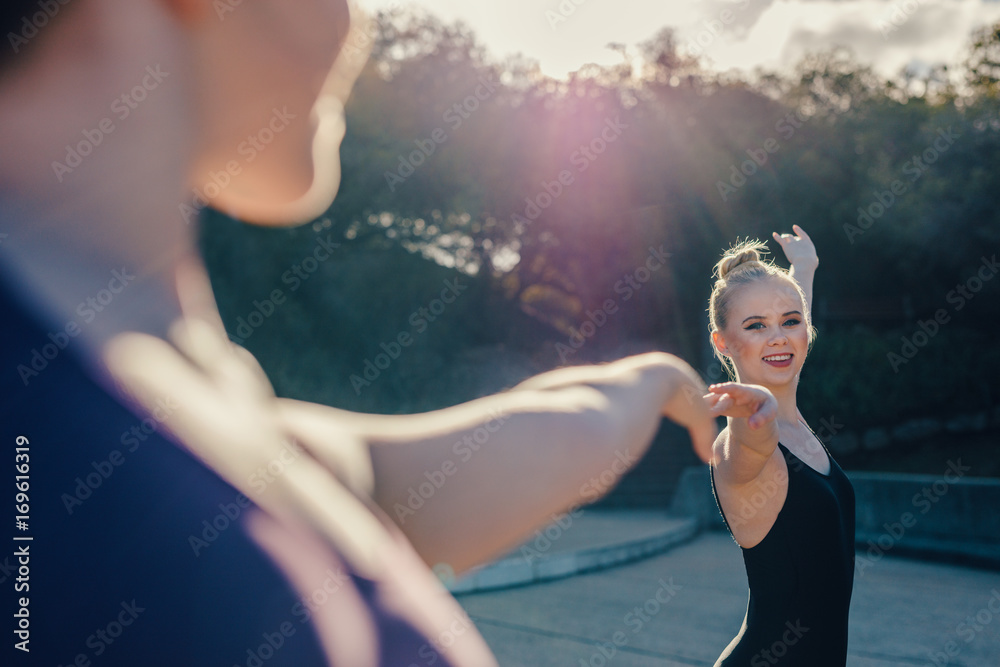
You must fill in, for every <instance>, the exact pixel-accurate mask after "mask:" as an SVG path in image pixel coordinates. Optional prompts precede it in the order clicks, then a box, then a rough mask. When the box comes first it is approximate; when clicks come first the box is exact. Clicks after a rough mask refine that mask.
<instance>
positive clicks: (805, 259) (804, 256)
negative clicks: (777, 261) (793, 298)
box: [772, 225, 819, 271]
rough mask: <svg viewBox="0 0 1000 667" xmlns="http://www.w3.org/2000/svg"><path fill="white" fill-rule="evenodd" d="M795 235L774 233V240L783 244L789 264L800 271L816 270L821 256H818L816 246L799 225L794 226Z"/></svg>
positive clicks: (782, 247)
mask: <svg viewBox="0 0 1000 667" xmlns="http://www.w3.org/2000/svg"><path fill="white" fill-rule="evenodd" d="M792 231H793V232H795V233H794V234H779V233H778V232H773V233H772V236H773V237H774V240H775V241H777V242H778V243H780V244H781V249H782V250H783V251H784V252H785V257H786V258H787V259H788V262H789V264H791V265H792V266H793V267H795V268H796V269H798V270H799V271H803V270H815V269H816V267H817V266H819V256H818V255H817V254H816V246H815V245H813V242H812V239H810V238H809V235H808V234H806V232H805V230H804V229H802V228H801V227H799V226H798V225H792Z"/></svg>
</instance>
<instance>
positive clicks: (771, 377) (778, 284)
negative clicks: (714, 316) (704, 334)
mask: <svg viewBox="0 0 1000 667" xmlns="http://www.w3.org/2000/svg"><path fill="white" fill-rule="evenodd" d="M804 310H805V309H804V306H803V304H802V298H801V296H800V295H799V292H798V290H796V289H795V287H794V286H792V285H791V284H790V283H789V281H788V280H786V279H784V278H780V277H770V278H765V279H763V280H759V281H756V282H753V283H751V284H748V285H743V286H741V287H739V288H737V291H736V293H735V294H733V298H732V299H730V301H729V312H728V313H727V314H726V316H727V320H726V328H725V331H723V332H713V334H712V340H713V343H715V345H716V346H717V347H718V348H719V350H720V351H722V352H723V353H725V354H727V356H729V358H730V359H731V360H732V361H733V364H734V365H735V367H736V373H737V377H738V378H739V381H740V382H743V383H747V384H759V385H763V386H765V387H779V386H781V385H785V384H788V383H789V382H792V381H794V380H795V379H796V378H797V377H798V374H799V371H800V370H802V364H803V362H805V358H806V353H807V351H808V349H809V330H808V327H807V325H806V319H805V315H804Z"/></svg>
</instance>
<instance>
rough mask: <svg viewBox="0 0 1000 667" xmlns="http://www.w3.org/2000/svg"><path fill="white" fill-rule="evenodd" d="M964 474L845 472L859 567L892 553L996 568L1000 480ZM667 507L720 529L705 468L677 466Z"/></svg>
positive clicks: (958, 469) (951, 466) (962, 469)
mask: <svg viewBox="0 0 1000 667" xmlns="http://www.w3.org/2000/svg"><path fill="white" fill-rule="evenodd" d="M968 472H969V468H968V467H967V466H963V465H962V463H961V461H960V460H955V461H950V462H948V464H946V467H945V468H944V469H943V470H942V471H941V474H940V475H937V476H935V475H905V474H897V473H871V472H850V471H848V473H847V476H848V477H849V478H850V479H851V483H852V484H853V485H854V493H855V496H856V497H857V512H856V517H857V530H856V533H855V539H856V542H857V549H858V555H859V567H861V566H862V565H863V562H862V561H861V558H862V557H866V558H867V559H868V560H869V561H873V560H877V559H879V558H881V557H882V556H884V555H885V554H887V553H892V554H894V555H917V556H922V557H937V558H945V559H948V560H952V561H957V562H964V563H968V564H973V565H979V566H986V567H991V568H998V569H1000V479H993V478H975V477H968V476H967V474H968ZM670 509H671V513H672V514H677V515H683V516H693V517H695V518H697V519H698V520H699V523H700V524H701V526H702V527H703V528H710V529H716V530H724V529H725V526H724V524H723V522H722V517H721V514H720V513H719V509H718V507H717V506H716V504H715V499H714V498H713V497H712V489H711V483H710V480H709V475H708V467H707V466H696V467H691V468H688V469H686V470H685V471H684V473H683V475H682V476H681V480H680V483H679V485H678V489H677V493H676V494H675V496H674V501H673V504H672V505H671V508H670Z"/></svg>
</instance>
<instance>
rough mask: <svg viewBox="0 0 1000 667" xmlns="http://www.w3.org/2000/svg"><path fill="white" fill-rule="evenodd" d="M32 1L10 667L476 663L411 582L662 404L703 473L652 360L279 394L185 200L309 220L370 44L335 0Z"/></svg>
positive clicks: (455, 616)
mask: <svg viewBox="0 0 1000 667" xmlns="http://www.w3.org/2000/svg"><path fill="white" fill-rule="evenodd" d="M43 4H44V3H43ZM48 4H49V5H51V7H49V8H46V7H43V6H41V5H39V3H38V2H37V0H15V1H12V2H7V3H5V4H4V5H3V7H2V9H0V28H2V30H0V34H3V35H6V36H8V37H11V40H10V42H11V48H10V49H8V48H6V47H5V48H4V49H3V50H2V51H0V155H3V156H4V159H3V160H2V161H0V230H2V232H3V233H2V234H0V241H2V248H0V277H2V279H0V312H3V313H4V326H3V328H2V333H3V343H4V344H3V345H2V346H0V357H2V359H3V362H2V364H0V366H2V368H3V369H4V373H2V374H0V395H2V396H3V397H4V400H3V401H2V403H0V443H3V445H4V446H5V447H8V448H9V449H8V455H9V456H10V457H11V458H10V459H6V460H7V461H11V460H12V459H14V457H15V455H16V456H17V464H18V466H19V468H18V472H19V474H20V475H22V476H29V475H30V480H29V479H28V478H27V477H24V478H23V479H19V480H18V484H19V487H18V488H19V491H21V492H22V493H25V494H26V493H27V490H28V487H29V484H30V500H31V503H30V526H29V523H28V522H27V521H25V522H24V523H23V525H24V529H23V530H26V531H27V530H28V529H29V527H30V529H31V531H33V532H32V533H25V534H24V536H25V537H28V538H29V539H31V538H34V541H30V542H29V541H27V540H25V541H24V542H23V545H24V546H23V547H22V548H23V549H24V550H27V549H29V548H30V565H31V575H32V576H31V578H30V605H31V607H30V619H29V618H27V611H26V612H25V617H24V618H23V619H20V620H18V623H19V624H20V626H19V627H18V630H17V631H20V632H22V635H18V639H19V641H23V642H24V645H23V646H24V647H23V649H20V650H23V651H30V652H31V656H32V664H43V663H44V664H57V663H65V664H69V663H73V664H89V661H90V659H91V658H96V656H100V658H99V660H100V661H101V662H102V664H130V665H138V664H145V665H152V664H162V665H220V664H221V665H234V664H240V665H253V664H257V665H260V664H263V663H266V664H267V665H268V667H275V666H277V665H320V664H330V665H346V666H352V667H353V666H361V665H364V666H368V665H392V666H397V665H411V664H419V665H430V664H436V665H474V666H475V667H481V666H486V665H493V664H496V663H495V660H494V659H493V657H492V656H491V655H490V652H489V650H488V648H487V646H486V644H485V642H484V641H483V640H482V638H481V637H480V635H479V634H478V633H477V632H476V630H475V628H474V627H472V625H471V623H470V621H469V619H468V617H467V616H466V615H465V613H464V612H463V611H462V609H461V608H460V607H459V605H458V604H457V603H456V601H455V600H454V599H453V598H451V597H450V596H449V595H448V593H447V591H446V590H445V589H444V587H443V586H441V584H440V582H439V581H438V580H437V579H436V578H435V577H434V575H433V574H432V570H431V567H433V566H435V565H438V564H442V570H444V571H446V572H447V571H454V572H461V571H463V570H466V569H468V568H470V567H472V566H474V565H476V564H478V563H482V562H484V561H485V560H488V559H490V558H492V557H494V556H496V555H498V554H501V553H503V552H504V551H506V550H508V549H510V548H513V547H514V546H516V545H517V544H518V543H519V542H520V541H522V540H523V539H525V538H526V537H527V536H529V535H530V534H531V533H532V531H534V530H535V529H536V528H539V527H541V526H542V525H544V524H545V523H547V522H548V521H549V520H550V516H551V514H552V513H554V512H561V511H565V510H567V509H569V508H570V507H572V506H574V505H576V504H578V503H579V502H580V488H581V485H582V484H585V483H586V480H587V479H589V478H591V477H593V476H595V475H600V474H601V473H602V472H603V471H605V470H607V469H609V468H610V466H611V464H612V463H613V462H615V460H616V459H615V457H616V453H617V452H618V451H624V450H626V449H627V448H630V449H631V452H633V453H634V454H637V455H641V454H642V453H643V452H644V451H645V449H646V448H647V447H648V445H649V443H650V441H651V440H652V437H653V435H654V433H655V432H656V429H657V427H658V426H659V424H660V419H661V416H662V415H666V416H667V417H669V418H672V419H674V420H675V421H678V422H680V423H681V424H682V425H684V426H686V427H688V428H689V430H690V431H691V434H692V439H693V441H694V443H695V446H696V449H697V450H698V452H699V454H700V455H701V456H702V458H704V459H706V460H707V458H708V456H709V451H710V448H711V443H712V441H713V440H714V438H715V435H716V430H715V426H714V423H713V421H712V418H711V417H710V415H709V413H708V407H707V405H706V403H705V402H704V401H702V400H700V398H701V394H702V393H704V386H703V385H701V383H700V381H699V379H698V377H697V375H696V374H695V373H694V372H693V371H692V369H691V368H690V367H689V366H687V364H685V363H684V362H682V361H680V360H679V359H677V358H675V357H672V356H670V355H667V354H648V355H641V356H636V357H631V358H628V359H623V360H620V361H618V362H615V363H612V364H607V365H604V366H600V367H579V368H570V369H562V370H558V371H553V372H551V373H546V374H544V375H541V376H539V377H536V378H533V379H531V380H528V381H527V382H525V383H523V384H522V385H520V386H519V387H517V390H516V391H510V392H506V393H504V394H502V395H498V396H490V397H485V398H482V399H479V400H476V401H472V402H469V403H466V404H463V405H459V406H455V407H453V408H450V409H444V410H439V411H436V412H432V413H427V414H421V415H411V416H393V417H379V416H373V415H358V414H352V413H348V412H344V411H341V410H335V409H333V408H328V407H325V406H321V405H314V404H309V403H302V402H298V401H289V400H282V399H279V398H277V397H276V396H275V395H274V393H273V391H272V389H271V386H270V384H269V383H268V381H267V378H266V377H265V376H264V374H263V372H262V371H261V369H260V367H259V366H258V365H257V363H256V362H255V360H254V359H253V357H252V356H251V355H250V354H249V353H248V352H247V351H246V350H244V349H242V348H239V347H237V346H235V345H232V344H230V342H229V340H228V339H227V337H226V332H225V329H224V328H223V325H222V320H221V318H220V316H219V313H218V310H217V308H216V305H215V302H214V300H213V297H212V290H211V285H210V283H209V280H208V276H207V274H206V272H205V269H204V267H203V265H202V263H201V260H200V258H199V256H198V253H197V245H196V243H195V226H194V225H191V224H188V222H189V220H190V217H191V216H190V210H191V207H192V205H193V203H194V202H193V197H192V188H196V189H197V190H198V191H199V192H204V193H205V195H204V196H206V197H210V198H211V203H212V204H213V205H214V206H217V207H219V208H221V209H222V210H225V211H227V212H229V213H231V214H232V215H234V216H236V217H238V218H240V219H242V220H246V221H252V222H255V223H260V224H267V225H292V224H298V223H302V222H305V221H308V220H310V219H311V218H313V217H315V216H318V215H320V214H321V213H322V212H323V211H324V210H326V208H327V207H328V206H329V205H330V203H331V201H332V199H333V197H334V194H335V193H336V190H337V187H338V184H339V176H340V165H339V160H338V154H337V151H338V145H339V142H340V140H341V138H342V137H343V133H344V125H343V102H344V100H345V98H346V95H347V92H348V90H349V89H350V85H351V82H352V78H353V76H354V74H356V72H357V69H358V66H359V64H360V61H362V60H363V58H358V57H357V54H358V53H359V51H360V50H362V49H363V45H364V44H365V43H367V42H368V41H369V38H368V37H367V36H366V35H362V34H357V33H355V32H352V30H351V25H352V21H351V9H350V8H349V7H348V5H347V3H346V2H345V1H344V0H326V1H324V2H306V1H305V0H294V1H293V0H268V1H263V0H262V1H258V2H239V1H237V0H227V2H219V1H218V0H215V1H213V0H78V1H76V2H72V3H68V4H67V3H65V2H61V3H56V2H50V3H48ZM39 7H41V8H42V9H45V12H42V11H40V10H39ZM46 12H48V13H47V14H46ZM5 39H6V38H5ZM250 147H253V148H252V150H251V148H250ZM210 186H211V187H210ZM275 287H278V286H277V285H276V286H275ZM275 317H281V314H276V315H275ZM289 344H293V343H292V342H291V341H290V342H289ZM692 394H693V395H694V397H695V398H696V399H699V400H689V398H688V397H689V396H691V395H692ZM126 404H127V405H129V406H131V408H132V409H133V410H135V411H136V412H137V413H138V414H131V413H129V412H128V411H127V410H126V409H125V407H124V406H125V405H126ZM168 433H169V437H170V439H171V440H172V441H173V442H174V443H176V444H179V445H180V447H175V446H173V445H172V444H171V443H169V442H167V441H166V440H165V439H164V437H165V436H166V435H167V434H168ZM484 434H485V435H487V442H485V444H482V446H481V447H480V448H479V450H478V451H476V453H475V456H472V457H471V458H468V459H464V458H463V459H459V457H457V456H456V452H455V451H454V449H455V447H456V443H458V444H461V443H462V442H467V441H468V440H469V439H474V440H475V442H476V444H477V445H479V444H480V443H483V442H484V441H483V438H482V436H483V435H484ZM15 445H16V446H17V447H18V451H17V452H16V453H15V452H14V451H10V450H12V449H14V448H15ZM29 459H30V464H29ZM447 466H450V467H449V468H448V469H449V470H452V471H453V474H452V473H449V475H451V476H450V477H448V479H447V482H446V483H443V484H442V485H440V486H437V487H436V488H435V490H434V493H433V495H432V497H427V496H423V497H422V499H421V500H422V503H421V504H420V505H419V506H418V507H417V508H413V507H410V509H411V510H413V511H410V512H408V513H403V514H400V513H398V512H397V510H396V508H397V507H404V508H406V507H408V506H409V503H411V502H412V500H411V494H415V492H414V491H413V489H416V488H422V486H421V485H422V484H426V483H427V480H428V479H429V478H430V475H432V474H434V472H435V471H441V470H442V469H444V468H445V467H447ZM437 474H439V475H440V474H441V473H440V472H438V473H437ZM6 479H10V478H9V477H8V478H6ZM4 484H7V482H6V481H5V482H4ZM18 502H19V503H21V502H22V501H21V500H19V501H18ZM27 502H28V501H27V500H24V504H23V505H19V506H23V507H24V508H25V509H24V510H23V511H21V510H19V512H21V514H23V515H24V516H25V518H27V517H28V515H29V511H28V506H27ZM391 518H395V519H396V520H397V521H398V522H399V524H400V525H398V526H397V525H394V524H393V523H392V521H391ZM17 544H18V545H21V544H22V543H21V542H18V543H17ZM11 548H13V547H11ZM8 553H10V552H8ZM24 553H25V554H27V551H25V552H24ZM268 557H269V558H268ZM25 558H27V555H26V556H25ZM15 561H16V559H15V558H14V557H13V556H12V557H11V558H10V562H15ZM20 562H21V567H22V569H23V568H27V565H26V561H25V560H21V561H20ZM445 564H446V565H447V568H445V567H444V565H445ZM8 565H9V563H8ZM0 580H2V578H0ZM13 585H14V582H13V580H11V581H9V582H8V583H7V584H5V586H11V587H13ZM27 586H28V584H27V583H24V586H23V588H22V587H21V584H19V588H18V591H23V592H22V593H20V595H19V596H18V597H20V596H21V595H23V596H24V597H23V599H28V598H29V592H27ZM11 590H12V589H11ZM13 598H14V596H10V597H5V598H4V599H5V600H7V601H10V600H13ZM5 604H6V602H5ZM21 604H22V606H24V608H25V610H27V607H26V605H27V602H24V603H21ZM5 609H7V610H8V611H7V612H6V613H10V614H11V616H8V617H7V618H8V620H9V619H11V618H15V616H14V612H13V610H11V609H10V606H7V607H5ZM29 621H30V623H29ZM29 625H30V627H29ZM13 626H14V624H13V623H11V624H9V625H7V626H5V627H7V628H10V627H13ZM8 632H9V630H8ZM0 650H2V651H7V652H10V653H13V652H15V650H16V649H14V648H13V647H12V646H11V642H8V643H6V647H5V648H4V649H0ZM18 655H20V653H18ZM21 659H22V660H23V658H21ZM15 662H16V661H14V660H8V659H5V657H0V664H15Z"/></svg>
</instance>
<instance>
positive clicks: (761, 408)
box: [705, 382, 778, 430]
mask: <svg viewBox="0 0 1000 667" xmlns="http://www.w3.org/2000/svg"><path fill="white" fill-rule="evenodd" d="M708 391H709V393H708V394H706V395H705V400H707V401H708V405H709V412H710V413H711V414H712V416H713V417H720V416H722V417H732V418H734V419H739V418H744V419H746V420H747V426H749V427H750V428H751V429H752V430H757V429H759V428H760V427H762V426H765V425H766V424H768V423H770V422H771V421H773V420H774V418H775V417H777V415H778V401H777V399H776V398H775V397H774V394H772V393H771V392H770V391H768V390H767V389H766V388H765V387H761V386H759V385H753V384H740V383H739V382H723V383H722V384H713V385H712V386H710V387H709V388H708Z"/></svg>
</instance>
